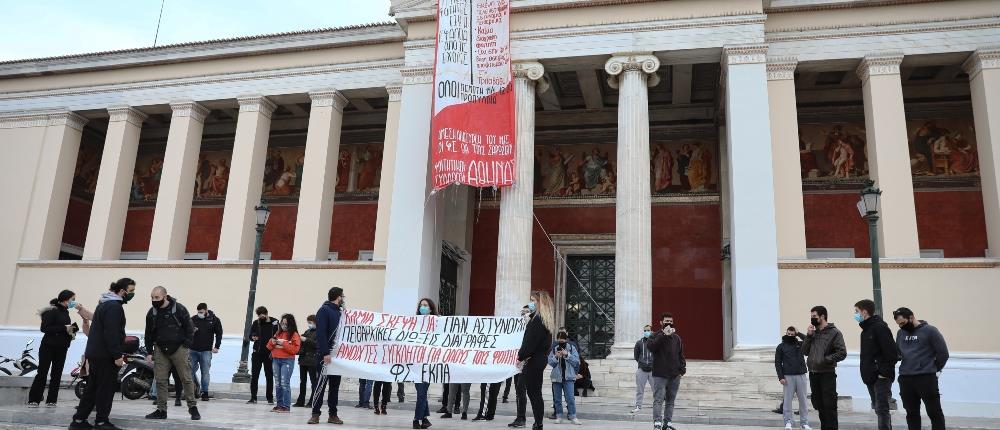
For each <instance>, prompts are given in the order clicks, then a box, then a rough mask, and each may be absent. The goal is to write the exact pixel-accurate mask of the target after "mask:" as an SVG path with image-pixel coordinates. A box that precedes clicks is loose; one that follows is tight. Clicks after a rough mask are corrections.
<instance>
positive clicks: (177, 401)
mask: <svg viewBox="0 0 1000 430" xmlns="http://www.w3.org/2000/svg"><path fill="white" fill-rule="evenodd" d="M170 379H173V380H174V406H176V407H180V406H181V396H182V395H183V394H184V390H183V386H184V384H181V377H180V376H178V375H177V368H176V367H171V368H170ZM170 379H168V380H167V387H168V389H169V387H170ZM197 385H198V383H197V382H195V386H197ZM166 396H167V397H170V395H169V394H167V395H166ZM157 398H158V396H157V395H156V381H155V380H154V381H153V386H152V387H150V389H149V400H152V401H153V404H154V405H155V404H156V399H157Z"/></svg>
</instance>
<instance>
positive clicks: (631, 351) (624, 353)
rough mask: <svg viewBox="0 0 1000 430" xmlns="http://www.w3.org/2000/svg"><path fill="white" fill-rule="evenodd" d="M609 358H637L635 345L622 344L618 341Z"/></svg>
mask: <svg viewBox="0 0 1000 430" xmlns="http://www.w3.org/2000/svg"><path fill="white" fill-rule="evenodd" d="M607 360H635V347H634V345H626V346H620V345H618V344H617V343H616V344H615V345H612V346H611V350H610V351H608V357H607Z"/></svg>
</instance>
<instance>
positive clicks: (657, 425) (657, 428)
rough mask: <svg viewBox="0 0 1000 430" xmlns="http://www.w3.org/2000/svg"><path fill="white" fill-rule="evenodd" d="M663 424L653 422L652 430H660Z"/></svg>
mask: <svg viewBox="0 0 1000 430" xmlns="http://www.w3.org/2000/svg"><path fill="white" fill-rule="evenodd" d="M662 429H663V423H662V422H660V421H653V430H662Z"/></svg>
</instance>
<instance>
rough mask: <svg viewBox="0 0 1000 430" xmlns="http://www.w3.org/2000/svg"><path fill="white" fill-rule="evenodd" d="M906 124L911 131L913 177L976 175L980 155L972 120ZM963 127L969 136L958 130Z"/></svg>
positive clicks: (911, 167) (927, 121)
mask: <svg viewBox="0 0 1000 430" xmlns="http://www.w3.org/2000/svg"><path fill="white" fill-rule="evenodd" d="M942 123H944V125H942ZM918 124H919V125H918ZM908 125H910V127H911V128H912V129H913V131H912V133H911V135H910V136H911V137H910V170H911V173H912V174H913V175H914V176H954V175H976V174H977V173H978V171H979V153H978V151H977V149H976V144H975V137H974V136H975V129H974V128H973V127H972V124H971V120H969V119H958V120H940V121H939V120H924V121H921V122H916V123H910V124H908ZM963 127H965V128H968V133H963V132H961V131H959V129H961V128H963Z"/></svg>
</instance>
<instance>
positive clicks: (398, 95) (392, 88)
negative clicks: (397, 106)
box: [385, 84, 403, 102]
mask: <svg viewBox="0 0 1000 430" xmlns="http://www.w3.org/2000/svg"><path fill="white" fill-rule="evenodd" d="M385 91H386V92H388V93H389V101H390V102H398V101H400V100H402V99H403V86H402V85H400V84H390V85H386V86H385Z"/></svg>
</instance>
